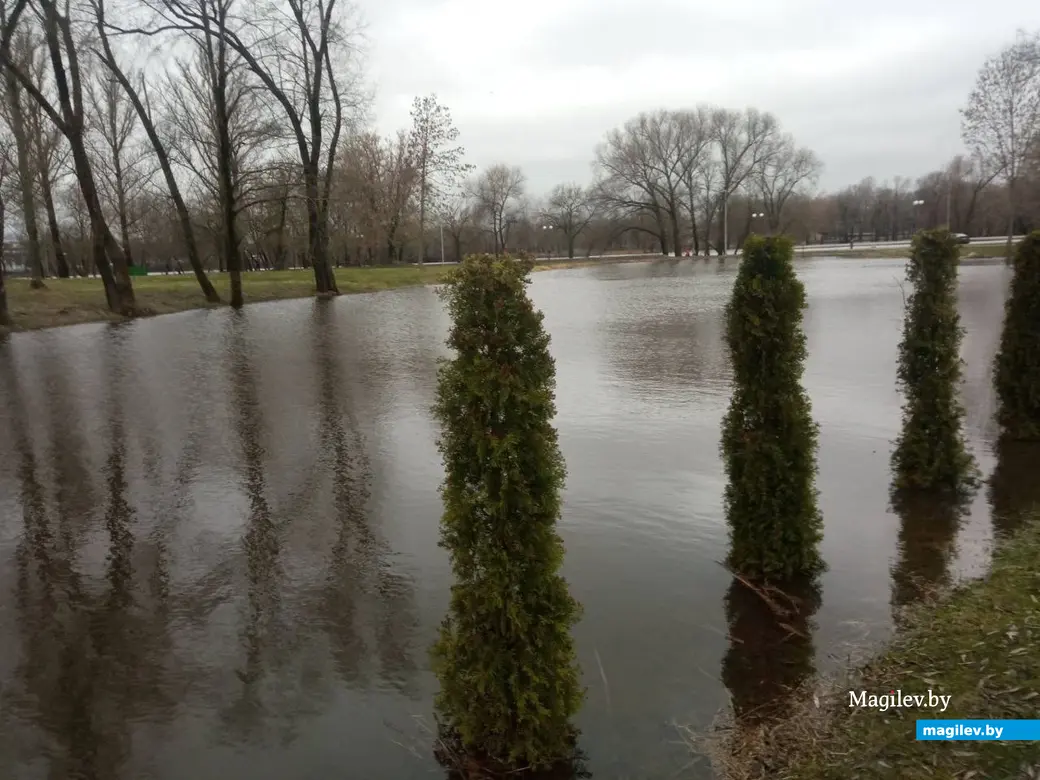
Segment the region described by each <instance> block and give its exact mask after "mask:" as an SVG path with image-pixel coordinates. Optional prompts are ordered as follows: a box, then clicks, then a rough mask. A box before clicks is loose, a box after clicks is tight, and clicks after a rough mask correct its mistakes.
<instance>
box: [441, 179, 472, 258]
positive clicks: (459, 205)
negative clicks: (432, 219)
mask: <svg viewBox="0 0 1040 780" xmlns="http://www.w3.org/2000/svg"><path fill="white" fill-rule="evenodd" d="M476 210H477V209H476V204H475V203H474V201H473V198H472V197H471V196H470V195H468V194H467V193H466V192H465V190H463V189H460V188H456V189H453V190H451V191H449V192H448V194H447V196H446V197H445V198H443V199H441V201H440V202H439V204H438V211H439V212H440V220H441V224H442V225H443V226H444V230H445V232H447V234H448V237H449V238H451V241H452V245H453V247H454V252H453V255H452V256H453V257H454V258H455V262H459V263H461V262H462V246H463V243H464V242H465V241H466V234H467V233H468V232H470V231H471V229H472V228H473V226H474V223H475V217H476Z"/></svg>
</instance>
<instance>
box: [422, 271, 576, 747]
mask: <svg viewBox="0 0 1040 780" xmlns="http://www.w3.org/2000/svg"><path fill="white" fill-rule="evenodd" d="M531 267H532V266H531V263H530V262H527V261H517V260H514V259H511V258H508V257H507V258H494V257H491V256H488V255H483V256H479V257H470V258H467V259H466V260H465V261H464V262H463V263H462V265H461V266H459V267H458V268H457V269H456V270H455V271H453V272H452V273H451V274H450V276H449V278H448V282H447V285H446V286H445V288H444V289H443V290H442V295H443V297H444V298H445V300H446V302H447V305H448V309H449V311H450V314H451V319H452V327H451V331H450V334H449V338H448V344H449V345H450V346H451V347H452V349H453V350H454V351H455V357H454V359H453V360H451V361H448V362H445V363H444V364H443V365H442V366H441V369H440V376H439V384H438V390H437V405H436V414H437V416H438V418H439V420H440V423H441V438H440V442H439V447H440V450H441V453H442V455H443V458H444V464H445V470H446V478H445V481H444V484H443V486H442V489H441V493H442V496H443V500H444V515H443V518H442V521H441V545H442V546H443V547H445V548H447V549H448V550H449V552H450V554H451V563H452V569H453V573H454V576H455V584H454V586H453V587H452V593H451V605H450V608H449V613H448V615H447V617H446V618H445V620H444V623H443V625H442V628H441V634H440V638H439V640H438V641H437V643H436V645H435V647H434V650H433V656H434V668H435V671H436V673H437V676H438V678H439V680H440V683H441V691H440V694H439V696H438V698H437V709H438V716H439V718H440V720H441V725H442V729H444V730H445V731H447V732H448V733H449V734H451V735H452V736H453V737H454V738H456V741H457V742H458V743H459V744H460V745H461V746H462V748H463V749H464V750H466V751H467V752H470V753H472V754H474V755H476V756H479V757H480V758H481V759H486V760H488V761H490V762H492V763H494V764H496V765H501V766H504V767H521V766H527V765H531V766H533V767H545V766H550V765H553V764H555V763H557V762H559V761H562V760H566V759H568V758H569V757H570V755H571V754H572V752H573V745H574V730H573V728H572V726H571V718H572V716H573V715H574V714H575V713H576V712H577V710H578V708H579V706H580V704H581V701H582V699H583V696H584V692H583V690H582V688H581V686H580V684H579V671H578V666H577V662H576V659H575V654H574V648H573V643H572V639H571V635H570V629H571V627H572V625H573V624H574V623H575V622H576V620H577V619H578V616H579V611H580V607H579V605H578V603H577V602H576V601H575V600H574V599H573V598H572V597H571V595H570V593H569V592H568V588H567V583H566V582H565V580H564V579H563V578H562V577H561V576H560V574H559V570H560V566H561V564H562V562H563V552H564V551H563V543H562V541H561V539H560V537H559V535H558V534H557V531H556V522H557V520H558V518H559V515H560V491H561V489H562V487H563V481H564V476H565V467H564V462H563V458H562V455H561V454H560V451H559V447H558V445H557V434H556V430H555V429H554V428H553V426H552V424H551V421H552V418H553V416H554V414H555V403H554V388H555V371H556V370H555V365H554V362H553V359H552V356H551V355H550V354H549V336H548V334H547V333H546V332H545V330H544V328H543V327H542V314H541V313H540V312H538V311H536V310H535V308H534V306H533V305H532V303H531V301H530V299H529V298H528V296H527V292H526V285H527V284H528V282H529V273H530V270H531Z"/></svg>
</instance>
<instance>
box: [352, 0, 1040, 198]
mask: <svg viewBox="0 0 1040 780" xmlns="http://www.w3.org/2000/svg"><path fill="white" fill-rule="evenodd" d="M359 2H360V4H361V11H362V14H363V16H364V17H365V19H366V20H367V24H368V38H369V44H368V45H369V50H370V54H371V57H370V71H369V73H370V78H371V80H372V82H373V84H374V86H375V88H376V103H375V114H376V122H377V125H378V127H379V129H380V130H382V131H383V132H391V131H393V130H394V129H396V128H399V127H406V126H407V125H408V124H409V116H408V111H409V108H410V105H411V101H412V99H413V98H414V97H415V96H416V95H424V94H429V93H431V92H434V93H436V94H437V96H438V98H439V99H440V101H441V102H442V103H444V104H445V105H447V106H448V107H449V108H450V109H451V112H452V115H453V117H454V119H455V123H456V125H457V126H458V128H459V131H460V133H461V138H460V140H461V142H462V143H463V145H464V146H465V147H466V150H467V157H468V159H469V161H470V162H472V163H474V164H476V165H478V166H484V165H488V164H491V163H495V162H505V163H509V164H511V165H519V166H521V167H522V168H523V170H524V172H525V173H526V174H527V177H528V189H529V192H531V193H532V194H540V193H543V192H545V191H547V190H548V189H550V188H551V187H552V186H553V185H554V184H556V183H559V182H562V181H578V182H582V183H584V182H587V181H588V180H589V179H590V178H591V169H590V161H591V159H592V156H593V150H594V149H595V147H596V144H597V143H598V142H599V141H600V140H601V139H602V137H603V134H604V133H605V132H606V131H607V130H608V129H610V128H611V127H614V126H616V125H619V124H621V123H623V122H624V121H625V120H626V119H627V118H629V117H631V116H634V115H635V114H637V113H639V112H640V111H645V110H653V109H657V108H676V109H677V108H685V107H692V106H694V105H696V104H697V103H701V102H706V103H717V104H720V105H724V106H727V107H730V108H743V107H745V106H755V107H757V108H760V109H763V110H767V111H771V112H773V113H774V114H776V116H777V118H778V119H779V120H780V122H781V124H782V125H783V127H784V128H785V129H786V130H789V131H790V132H792V133H793V134H794V135H795V137H796V139H797V140H798V141H799V142H800V143H802V144H804V145H807V146H809V147H811V148H812V149H814V150H815V151H816V152H817V153H818V154H819V155H820V157H821V158H822V159H823V161H824V165H825V172H824V175H823V178H822V180H821V182H820V184H821V186H822V187H823V188H825V189H837V188H840V187H842V186H844V185H846V184H849V183H852V182H855V181H858V180H860V179H861V178H863V177H864V176H874V177H875V178H876V179H877V180H878V181H882V180H884V179H890V178H892V177H893V176H898V175H901V176H912V177H916V176H918V175H921V174H923V173H925V172H927V171H929V170H932V169H934V168H936V167H938V166H939V165H941V164H942V163H943V162H944V161H945V160H947V159H948V158H949V157H951V156H952V155H954V154H956V153H957V152H959V151H960V150H961V142H960V119H959V116H958V113H957V111H958V108H960V107H961V106H962V105H963V104H964V101H965V99H966V97H967V94H968V92H969V90H970V89H971V86H972V83H973V81H974V78H975V73H976V71H977V70H978V67H979V65H980V64H981V63H982V61H983V60H984V59H985V57H986V56H987V55H988V54H991V53H994V52H996V51H998V50H999V49H1000V48H1001V47H1002V46H1003V45H1004V44H1006V43H1008V42H1010V41H1011V40H1013V39H1014V35H1015V30H1016V28H1020V27H1021V28H1026V29H1029V30H1035V29H1037V28H1040V2H1037V0H986V2H980V1H979V0H939V1H936V0H873V2H870V3H852V4H850V3H845V2H841V0H716V1H715V2H704V0H523V2H506V0H359Z"/></svg>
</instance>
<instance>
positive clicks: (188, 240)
mask: <svg viewBox="0 0 1040 780" xmlns="http://www.w3.org/2000/svg"><path fill="white" fill-rule="evenodd" d="M98 30H99V35H100V39H101V45H102V47H103V48H104V53H105V57H104V59H103V62H104V63H105V65H106V66H107V67H108V69H109V71H110V72H111V73H112V75H113V76H115V78H116V80H117V81H118V82H119V84H120V86H122V88H123V92H125V93H126V96H127V97H128V98H129V99H130V102H131V103H132V104H133V106H134V110H136V111H137V116H138V118H139V119H140V120H141V126H142V127H144V131H145V133H146V134H147V135H148V140H149V141H151V143H152V150H153V151H154V152H155V156H156V158H157V159H158V161H159V167H160V168H162V172H163V178H164V179H165V180H166V186H167V188H168V189H169V190H170V197H171V198H172V199H173V206H174V208H175V209H176V210H177V219H178V221H179V222H180V225H181V232H182V233H183V234H184V244H185V247H186V249H187V251H188V263H190V264H191V269H192V271H194V273H195V279H196V281H198V283H199V287H201V288H202V294H203V295H204V296H205V298H206V300H207V301H209V302H210V303H220V296H219V295H218V294H217V291H216V289H214V287H213V283H212V282H210V280H209V277H208V276H207V275H206V269H205V268H203V265H202V258H201V257H200V256H199V247H198V244H197V243H196V242H195V231H194V229H193V228H192V226H191V216H190V215H189V214H188V207H187V206H186V205H185V203H184V198H183V197H181V190H180V187H178V186H177V179H176V178H175V177H174V175H173V168H172V166H171V165H170V157H169V155H168V154H167V153H166V147H165V146H163V143H162V141H160V140H159V135H158V133H156V131H155V125H154V124H153V123H152V119H151V116H150V115H149V114H148V111H147V110H146V109H145V106H144V103H142V102H141V98H140V96H139V95H138V94H137V90H135V89H134V88H133V86H132V85H131V84H130V81H129V79H127V77H126V74H124V73H123V71H122V70H120V69H119V68H118V67H117V66H116V62H115V58H114V57H113V56H112V50H111V48H110V47H109V45H108V37H107V36H106V35H105V26H104V17H103V15H102V16H101V17H100V18H99V19H98Z"/></svg>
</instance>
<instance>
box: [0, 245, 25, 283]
mask: <svg viewBox="0 0 1040 780" xmlns="http://www.w3.org/2000/svg"><path fill="white" fill-rule="evenodd" d="M3 261H4V273H5V274H8V275H10V276H21V275H23V274H27V273H28V272H29V271H28V269H27V268H26V267H25V248H24V247H23V246H22V242H21V241H5V242H4V256H3Z"/></svg>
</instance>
